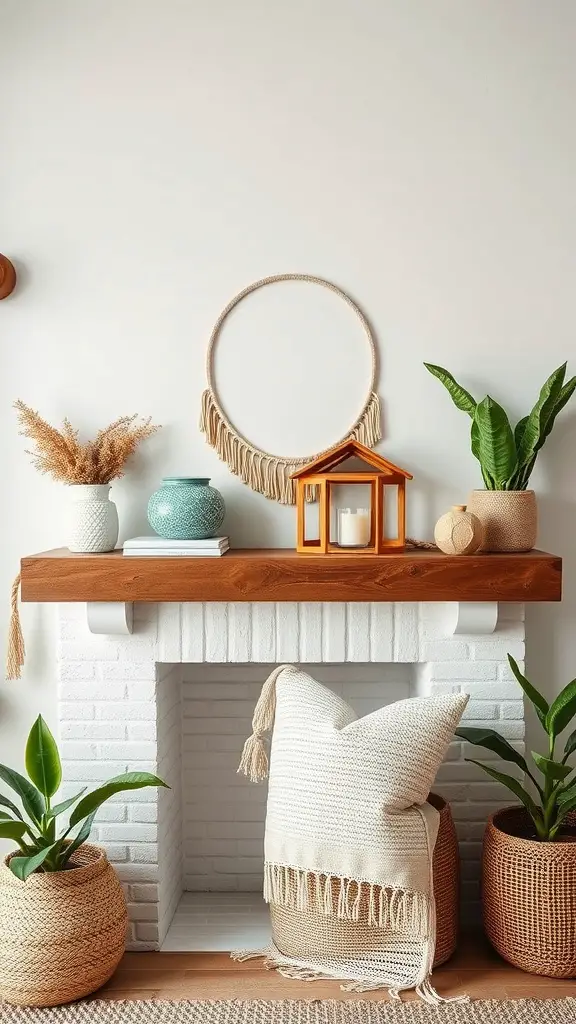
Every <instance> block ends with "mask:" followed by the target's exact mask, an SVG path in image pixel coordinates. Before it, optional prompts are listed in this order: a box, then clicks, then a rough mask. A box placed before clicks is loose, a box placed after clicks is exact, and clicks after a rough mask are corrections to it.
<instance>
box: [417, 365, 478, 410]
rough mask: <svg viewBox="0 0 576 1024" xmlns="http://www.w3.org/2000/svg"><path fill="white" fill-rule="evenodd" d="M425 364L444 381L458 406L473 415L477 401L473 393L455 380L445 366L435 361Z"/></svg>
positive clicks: (435, 375)
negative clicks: (438, 364)
mask: <svg viewBox="0 0 576 1024" xmlns="http://www.w3.org/2000/svg"><path fill="white" fill-rule="evenodd" d="M424 366H425V367H426V369H427V370H428V371H429V372H430V373H431V374H432V375H433V376H434V377H437V378H438V380H439V381H441V382H442V384H443V385H444V387H445V388H446V390H447V392H448V394H449V395H450V398H451V399H452V401H453V402H454V405H455V406H456V408H457V409H460V411H461V412H467V413H468V415H469V416H473V415H474V410H475V408H476V402H475V401H474V399H473V398H472V395H471V394H470V393H469V392H468V391H466V389H465V388H463V387H462V386H461V385H460V384H459V383H458V381H457V380H455V378H454V377H453V376H452V374H451V373H449V372H448V370H445V369H444V367H443V366H436V365H435V364H434V363H424Z"/></svg>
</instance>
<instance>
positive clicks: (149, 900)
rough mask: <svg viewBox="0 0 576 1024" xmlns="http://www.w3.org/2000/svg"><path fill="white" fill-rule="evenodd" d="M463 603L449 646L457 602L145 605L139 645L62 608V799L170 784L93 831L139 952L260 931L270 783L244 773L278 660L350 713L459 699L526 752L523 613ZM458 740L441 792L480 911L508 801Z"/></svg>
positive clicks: (469, 896) (76, 608)
mask: <svg viewBox="0 0 576 1024" xmlns="http://www.w3.org/2000/svg"><path fill="white" fill-rule="evenodd" d="M466 607H467V606H465V605H463V606H460V608H461V609H464V612H463V613H462V614H461V615H460V620H459V621H460V625H459V626H458V627H457V628H459V629H460V630H462V629H463V628H467V629H470V630H471V632H469V633H463V632H459V633H457V634H456V635H454V622H455V621H456V620H455V608H456V606H452V605H447V604H444V603H423V604H416V603H395V604H387V603H369V602H363V603H357V604H356V603H355V604H339V603H325V604H320V603H302V604H296V603H288V602H284V603H278V604H269V603H255V604H250V603H242V604H226V603H213V604H200V603H196V604H194V603H191V604H177V603H170V604H139V605H136V606H135V614H134V632H133V633H132V635H127V636H121V637H119V636H110V637H103V636H98V637H96V636H94V635H93V634H92V633H90V632H89V630H88V626H87V623H86V606H85V605H81V604H64V605H61V606H60V644H59V666H60V694H59V723H60V739H61V745H62V753H63V760H64V775H65V778H66V779H67V780H69V781H68V787H67V791H68V790H69V791H70V793H72V792H73V791H77V789H78V788H79V785H81V784H87V785H89V786H95V785H96V784H97V783H99V782H101V781H103V780H105V779H106V778H107V777H109V776H111V775H115V774H118V773H120V772H122V771H125V770H138V769H143V770H149V771H153V772H156V773H157V774H159V775H160V776H162V777H163V778H164V779H165V780H166V781H167V782H168V783H169V785H170V786H171V788H170V790H159V791H156V790H154V789H145V790H140V791H135V792H133V793H129V794H127V795H124V796H123V797H122V798H118V799H117V800H116V801H114V802H111V803H109V804H108V805H107V806H106V807H104V808H102V810H101V812H100V815H99V817H98V818H97V820H96V825H95V831H94V833H93V838H94V839H95V840H97V841H99V842H101V843H102V844H103V845H104V846H105V847H106V848H107V850H108V854H109V857H110V859H111V861H112V862H113V863H114V866H115V867H116V869H117V871H118V873H119V875H120V877H121V879H122V881H123V883H124V885H125V889H126V895H127V898H128V903H129V908H130V926H129V936H128V941H129V946H130V947H131V948H141V949H150V948H160V947H162V946H163V947H164V948H170V949H178V948H183V949H184V948H191V947H190V946H189V945H188V939H187V937H186V928H187V927H190V928H192V929H193V931H194V936H195V940H194V941H195V942H196V943H197V945H196V948H205V949H215V948H218V944H219V948H231V947H232V946H233V945H235V944H236V940H237V938H238V936H237V935H236V934H230V935H227V934H221V935H220V937H218V936H216V935H215V928H216V927H217V925H218V921H220V922H221V924H220V928H221V929H224V930H225V928H226V927H228V925H229V923H230V920H231V918H230V914H232V917H234V919H235V920H237V921H241V922H242V927H241V929H240V931H241V932H242V934H243V935H247V936H248V937H250V936H251V935H252V934H253V935H254V936H255V935H256V932H257V931H258V929H262V927H265V920H266V919H265V913H263V912H262V909H261V905H260V903H259V898H258V895H257V894H258V891H259V890H260V888H261V872H262V838H263V823H264V810H265V798H266V793H265V787H255V786H252V785H250V783H248V782H247V781H246V780H245V779H243V778H241V777H240V776H238V775H237V774H236V766H237V763H238V759H239V756H240V751H241V748H242V744H243V741H244V739H245V738H246V736H247V735H248V733H249V731H250V718H251V715H252V710H253V707H254V704H255V701H256V698H257V696H258V693H259V689H260V686H261V684H262V682H263V680H264V679H265V677H266V675H267V674H268V672H269V670H270V667H271V666H272V665H274V664H277V663H281V662H293V663H299V664H302V665H307V666H310V671H311V672H312V674H314V675H316V676H317V677H318V678H319V679H320V680H321V681H322V682H325V683H326V685H328V686H331V687H333V688H335V689H337V690H338V692H339V693H341V694H342V695H343V696H344V697H345V699H346V700H348V701H349V702H350V703H351V704H352V705H353V706H354V707H355V709H356V711H357V713H359V714H366V713H367V712H369V711H371V710H373V709H374V708H376V707H379V706H381V705H383V704H386V703H389V702H390V701H393V700H397V699H399V698H400V697H408V696H410V695H415V694H428V693H430V694H432V693H441V692H446V691H453V690H463V691H465V692H467V693H469V694H470V698H471V699H470V702H469V704H468V709H467V712H466V719H467V722H468V724H475V725H481V724H486V725H489V726H491V727H493V728H495V729H498V730H499V731H500V732H501V733H502V734H503V735H504V736H506V737H507V738H508V739H509V740H510V741H512V742H513V743H515V744H518V746H519V747H521V746H522V744H523V737H524V708H523V701H522V693H521V690H520V688H519V686H518V684H517V683H516V681H515V680H514V678H513V676H512V675H511V673H510V670H509V668H508V664H507V660H506V655H507V653H508V652H510V653H511V654H513V655H514V657H515V658H516V659H517V660H519V661H520V662H523V659H524V608H523V606H522V605H519V604H505V603H504V604H500V606H499V613H498V621H497V625H496V628H495V629H494V631H493V632H492V631H491V630H492V628H493V626H494V621H492V623H491V624H489V623H490V614H491V613H490V606H485V607H486V609H487V611H488V614H485V615H483V613H482V607H481V606H480V607H478V606H477V608H476V613H477V614H475V616H471V615H470V613H469V611H468V612H466V610H465V609H466ZM470 607H472V606H470ZM493 608H494V609H496V606H493ZM495 617H496V616H495V612H494V619H495ZM483 620H484V621H485V622H486V623H488V624H487V625H486V626H485V627H484V626H482V621H483ZM463 623H464V625H463ZM478 623H480V625H478ZM484 628H485V632H483V633H482V632H478V631H477V630H478V629H484ZM463 747H465V744H462V743H461V742H454V743H452V745H451V747H450V749H449V751H448V756H447V759H446V762H445V764H444V765H443V766H442V767H441V769H440V772H439V775H438V779H437V784H436V786H435V788H436V790H437V791H438V792H440V793H442V794H443V795H444V796H445V797H446V798H447V799H449V800H450V802H451V804H452V810H453V813H454V817H455V819H456V822H457V827H458V833H459V837H460V842H461V855H462V868H463V898H464V900H465V901H466V902H468V903H469V904H474V903H476V902H477V899H478V873H479V870H478V869H479V855H480V841H481V836H482V831H483V827H484V822H485V819H486V816H487V815H488V813H489V812H490V811H492V810H493V809H494V808H495V807H496V806H498V805H499V804H500V803H501V802H506V799H507V798H506V795H505V792H504V791H503V790H501V789H500V788H499V787H498V786H497V785H496V784H492V783H490V781H489V780H488V779H487V777H486V776H485V775H483V774H482V773H481V771H480V770H479V769H476V768H475V767H474V766H473V765H469V764H466V763H465V762H464V758H465V757H466V756H468V753H469V752H468V751H467V750H465V749H463ZM185 890H186V893H187V894H186V895H185V896H184V897H183V898H182V894H183V891H185ZM179 904H180V909H179V911H178V914H177V916H176V918H174V915H175V912H176V910H177V907H178V906H179ZM470 909H471V910H472V908H470ZM187 922H188V924H187ZM251 922H252V924H251ZM171 926H172V928H171ZM251 928H252V931H251ZM242 929H243V931H242ZM167 936H168V938H167ZM203 943H204V946H203V945H202V944H203ZM256 944H258V943H256Z"/></svg>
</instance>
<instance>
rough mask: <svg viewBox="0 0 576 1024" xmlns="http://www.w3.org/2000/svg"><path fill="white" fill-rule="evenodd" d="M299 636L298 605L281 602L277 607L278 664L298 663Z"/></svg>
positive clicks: (292, 602) (293, 602)
mask: <svg viewBox="0 0 576 1024" xmlns="http://www.w3.org/2000/svg"><path fill="white" fill-rule="evenodd" d="M299 636H300V619H299V614H298V605H297V604H296V602H295V601H282V602H279V603H278V604H277V605H276V660H277V662H278V664H280V665H282V664H284V663H285V662H288V663H290V662H293V661H298V657H299V647H298V643H299ZM245 660H247V659H245Z"/></svg>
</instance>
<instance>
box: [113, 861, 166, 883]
mask: <svg viewBox="0 0 576 1024" xmlns="http://www.w3.org/2000/svg"><path fill="white" fill-rule="evenodd" d="M116 874H117V875H118V877H119V879H120V881H121V882H128V883H131V882H156V881H157V880H158V866H157V865H156V864H131V863H130V862H128V863H127V864H119V865H118V867H117V868H116Z"/></svg>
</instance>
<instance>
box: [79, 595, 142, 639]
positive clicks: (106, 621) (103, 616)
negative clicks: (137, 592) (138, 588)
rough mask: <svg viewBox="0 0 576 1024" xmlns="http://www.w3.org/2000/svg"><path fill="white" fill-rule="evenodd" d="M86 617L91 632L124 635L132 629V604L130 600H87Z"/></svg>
mask: <svg viewBox="0 0 576 1024" xmlns="http://www.w3.org/2000/svg"><path fill="white" fill-rule="evenodd" d="M86 618H87V620H88V629H89V630H90V632H91V633H107V634H108V635H113V636H114V635H115V636H126V635H127V634H129V633H131V632H132V629H133V622H134V605H133V604H132V602H131V601H89V602H88V604H87V605H86Z"/></svg>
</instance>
